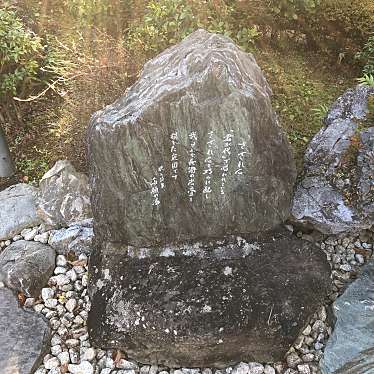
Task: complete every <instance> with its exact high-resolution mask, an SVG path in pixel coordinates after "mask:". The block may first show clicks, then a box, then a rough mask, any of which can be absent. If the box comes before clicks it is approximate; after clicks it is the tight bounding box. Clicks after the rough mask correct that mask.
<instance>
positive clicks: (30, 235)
mask: <svg viewBox="0 0 374 374" xmlns="http://www.w3.org/2000/svg"><path fill="white" fill-rule="evenodd" d="M37 233H38V228H37V227H35V228H33V229H24V230H22V231H21V236H22V237H23V238H24V239H25V240H33V239H34V238H35V235H36V234H37ZM21 239H22V238H21Z"/></svg>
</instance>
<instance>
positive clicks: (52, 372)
mask: <svg viewBox="0 0 374 374" xmlns="http://www.w3.org/2000/svg"><path fill="white" fill-rule="evenodd" d="M48 374H62V373H61V369H60V368H59V367H57V368H52V369H51V370H49V372H48Z"/></svg>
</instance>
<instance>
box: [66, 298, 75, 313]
mask: <svg viewBox="0 0 374 374" xmlns="http://www.w3.org/2000/svg"><path fill="white" fill-rule="evenodd" d="M76 306H77V300H75V299H69V300H68V301H67V302H66V303H65V308H66V309H67V310H68V311H69V312H70V313H72V312H73V311H74V309H75V308H76Z"/></svg>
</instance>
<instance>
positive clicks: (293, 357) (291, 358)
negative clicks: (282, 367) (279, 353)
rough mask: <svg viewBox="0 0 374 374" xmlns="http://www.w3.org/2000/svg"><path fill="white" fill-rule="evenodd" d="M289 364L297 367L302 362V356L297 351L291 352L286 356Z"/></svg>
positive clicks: (291, 366)
mask: <svg viewBox="0 0 374 374" xmlns="http://www.w3.org/2000/svg"><path fill="white" fill-rule="evenodd" d="M286 361H287V365H288V366H289V367H290V368H296V366H297V365H299V364H301V363H302V361H301V358H300V357H299V356H298V355H297V353H291V354H289V355H288V356H287V358H286Z"/></svg>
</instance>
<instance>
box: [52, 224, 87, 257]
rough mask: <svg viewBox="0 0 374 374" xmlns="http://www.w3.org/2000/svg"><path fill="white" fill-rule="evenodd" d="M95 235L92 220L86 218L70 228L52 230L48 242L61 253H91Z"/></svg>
mask: <svg viewBox="0 0 374 374" xmlns="http://www.w3.org/2000/svg"><path fill="white" fill-rule="evenodd" d="M93 237H94V233H93V228H92V220H86V221H82V222H78V223H77V224H74V225H72V226H70V227H68V228H63V229H60V230H54V231H52V233H51V235H50V237H49V240H48V244H49V245H50V246H51V247H52V248H54V249H55V250H56V252H57V253H59V254H66V253H67V252H69V251H71V252H74V253H75V254H76V255H80V254H81V253H85V254H89V253H90V252H91V248H92V241H93Z"/></svg>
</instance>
